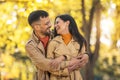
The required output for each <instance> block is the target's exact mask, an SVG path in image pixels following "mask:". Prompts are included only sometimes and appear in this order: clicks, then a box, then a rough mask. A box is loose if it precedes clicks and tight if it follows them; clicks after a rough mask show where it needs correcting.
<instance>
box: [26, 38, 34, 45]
mask: <svg viewBox="0 0 120 80" xmlns="http://www.w3.org/2000/svg"><path fill="white" fill-rule="evenodd" d="M30 44H34V41H33V40H32V39H29V40H28V41H27V43H26V46H27V45H30Z"/></svg>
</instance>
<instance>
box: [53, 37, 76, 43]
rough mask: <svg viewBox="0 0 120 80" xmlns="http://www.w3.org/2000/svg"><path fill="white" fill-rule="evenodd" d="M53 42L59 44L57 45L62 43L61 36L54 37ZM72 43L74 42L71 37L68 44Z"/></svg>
mask: <svg viewBox="0 0 120 80" xmlns="http://www.w3.org/2000/svg"><path fill="white" fill-rule="evenodd" d="M53 40H54V41H57V42H59V43H63V39H62V36H56V37H55V38H54V39H53ZM74 41H75V40H74V39H73V37H72V39H71V41H70V42H74Z"/></svg>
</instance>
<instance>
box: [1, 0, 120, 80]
mask: <svg viewBox="0 0 120 80" xmlns="http://www.w3.org/2000/svg"><path fill="white" fill-rule="evenodd" d="M83 1H84V8H83V5H82V4H83ZM97 1H98V4H100V8H97V5H96V4H97V3H96V4H93V3H94V2H97ZM93 6H95V7H96V8H95V11H94V16H93V17H92V19H90V15H91V14H92V13H91V12H90V11H91V9H92V7H93ZM0 8H1V10H0V80H33V74H34V72H35V68H34V65H33V64H32V63H31V61H30V59H29V58H28V57H27V54H26V52H25V44H26V42H27V40H28V39H29V37H30V35H31V33H32V29H31V27H30V26H29V25H28V22H27V17H28V15H29V13H30V12H31V11H33V10H37V9H43V10H46V11H47V12H49V15H50V18H51V22H52V24H53V23H54V18H55V16H57V15H59V14H64V13H67V14H70V15H71V16H73V17H74V19H75V21H76V22H77V24H78V28H79V30H80V32H81V33H82V34H83V36H84V37H85V38H87V37H86V33H87V32H86V30H88V29H90V28H89V26H90V22H91V23H92V27H91V29H90V31H91V33H89V34H90V41H88V43H89V45H90V46H89V47H90V51H91V52H90V54H91V55H95V54H98V56H97V57H98V58H96V60H95V61H93V62H92V63H95V64H94V65H93V66H94V67H93V73H94V76H93V77H94V80H120V31H119V30H120V1H119V0H0ZM98 9H99V10H100V16H99V15H98V13H97V10H98ZM83 10H84V11H85V15H83V14H84V13H83ZM90 20H92V21H90ZM85 21H86V23H85ZM99 23H100V24H99ZM85 25H87V27H86V28H85ZM97 26H100V29H99V28H98V27H97ZM52 27H53V26H52ZM97 32H100V39H98V37H96V36H97V35H98V34H97ZM87 40H89V39H87ZM98 40H99V41H100V42H99V45H100V48H98V49H97V53H94V50H96V47H95V45H96V44H97V43H96V42H97V41H98ZM97 45H98V44H97ZM92 58H94V57H91V60H90V61H92ZM89 66H90V65H89ZM89 74H91V73H88V75H89ZM83 75H84V74H83ZM88 75H84V76H85V77H87V76H88ZM91 77H92V76H91ZM90 80H91V79H90Z"/></svg>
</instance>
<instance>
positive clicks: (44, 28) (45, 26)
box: [34, 17, 51, 35]
mask: <svg viewBox="0 0 120 80" xmlns="http://www.w3.org/2000/svg"><path fill="white" fill-rule="evenodd" d="M34 25H36V26H37V28H35V31H36V32H37V33H39V34H41V35H49V34H50V28H51V22H50V19H49V17H43V18H40V21H37V22H35V23H34Z"/></svg>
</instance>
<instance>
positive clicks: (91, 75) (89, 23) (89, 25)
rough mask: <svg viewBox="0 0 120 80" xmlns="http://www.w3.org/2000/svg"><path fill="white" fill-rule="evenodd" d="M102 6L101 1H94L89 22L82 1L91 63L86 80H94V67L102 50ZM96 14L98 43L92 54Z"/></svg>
mask: <svg viewBox="0 0 120 80" xmlns="http://www.w3.org/2000/svg"><path fill="white" fill-rule="evenodd" d="M100 9H101V5H100V0H93V4H92V8H91V10H90V15H89V20H88V21H87V20H86V19H85V6H84V0H82V14H83V26H82V30H83V32H84V34H85V38H86V40H87V42H88V46H87V47H88V48H87V49H88V52H89V58H90V60H89V63H88V64H87V66H86V68H85V74H84V75H85V76H84V79H85V80H94V66H95V62H96V61H97V59H98V56H99V55H98V54H99V48H100V16H101V13H100V12H101V11H100ZM94 14H96V16H95V18H96V29H97V31H96V43H95V49H94V51H93V52H92V51H91V48H90V47H91V45H90V36H91V30H92V23H93V19H94Z"/></svg>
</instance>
